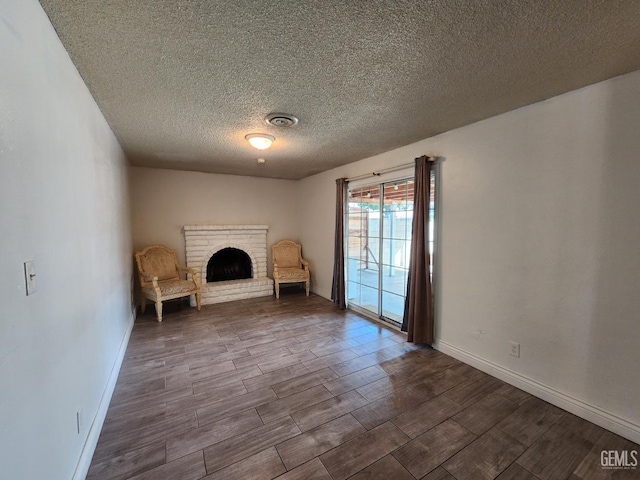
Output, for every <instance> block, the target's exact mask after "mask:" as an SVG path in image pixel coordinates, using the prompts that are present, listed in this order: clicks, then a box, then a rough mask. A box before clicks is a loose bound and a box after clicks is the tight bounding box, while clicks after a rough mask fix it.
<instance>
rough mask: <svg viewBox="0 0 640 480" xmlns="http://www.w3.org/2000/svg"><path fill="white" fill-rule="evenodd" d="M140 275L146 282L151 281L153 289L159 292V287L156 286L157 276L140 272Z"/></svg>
mask: <svg viewBox="0 0 640 480" xmlns="http://www.w3.org/2000/svg"><path fill="white" fill-rule="evenodd" d="M142 276H143V277H144V279H145V280H146V281H147V282H151V283H152V284H153V288H154V290H155V291H156V292H157V293H158V295H159V294H160V287H159V286H158V277H157V276H156V275H149V274H148V273H144V272H142Z"/></svg>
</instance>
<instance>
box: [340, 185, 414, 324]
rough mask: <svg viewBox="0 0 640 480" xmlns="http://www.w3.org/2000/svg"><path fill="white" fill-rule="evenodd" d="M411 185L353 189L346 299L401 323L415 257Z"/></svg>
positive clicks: (351, 195) (350, 210) (348, 235)
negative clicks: (408, 270) (408, 280)
mask: <svg viewBox="0 0 640 480" xmlns="http://www.w3.org/2000/svg"><path fill="white" fill-rule="evenodd" d="M413 186H414V183H413V180H412V179H409V180H401V181H393V182H388V183H380V184H377V185H370V186H364V187H359V188H354V189H350V190H349V203H348V212H347V217H348V221H347V223H348V229H347V299H348V303H349V304H350V305H354V306H356V307H359V308H363V309H365V310H367V311H369V312H371V313H373V314H375V315H377V316H379V317H382V318H384V319H387V320H390V321H393V322H396V323H400V322H402V315H403V312H404V298H405V294H406V290H407V269H408V266H409V255H410V252H411V223H412V220H413Z"/></svg>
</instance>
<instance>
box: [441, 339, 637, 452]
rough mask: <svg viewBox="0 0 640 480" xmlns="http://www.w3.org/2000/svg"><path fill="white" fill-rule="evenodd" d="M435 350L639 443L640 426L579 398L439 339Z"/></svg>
mask: <svg viewBox="0 0 640 480" xmlns="http://www.w3.org/2000/svg"><path fill="white" fill-rule="evenodd" d="M433 347H434V348H435V349H436V350H439V351H441V352H442V353H446V354H447V355H450V356H452V357H453V358H456V359H458V360H460V361H462V362H464V363H467V364H469V365H471V366H472V367H476V368H477V369H478V370H482V371H483V372H485V373H488V374H489V375H491V376H492V377H496V378H499V379H500V380H502V381H504V382H507V383H508V384H510V385H513V386H514V387H518V388H519V389H521V390H524V391H525V392H527V393H530V394H531V395H535V396H536V397H538V398H541V399H542V400H545V401H546V402H549V403H551V404H552V405H555V406H556V407H560V408H562V409H563V410H566V411H567V412H571V413H573V414H574V415H577V416H579V417H581V418H584V419H585V420H588V421H590V422H592V423H595V424H596V425H599V426H601V427H603V428H606V429H607V430H610V431H612V432H613V433H617V434H618V435H620V436H622V437H624V438H627V439H629V440H631V441H632V442H635V443H640V425H637V424H635V423H633V422H631V421H629V420H627V419H624V418H621V417H619V416H617V415H615V414H613V413H611V412H608V411H606V410H604V409H602V408H600V407H596V406H595V405H590V404H588V403H586V402H584V401H582V400H580V399H578V398H575V397H573V396H571V395H569V394H567V393H564V392H561V391H560V390H557V389H555V388H553V387H550V386H548V385H544V384H542V383H540V382H538V381H536V380H534V379H532V378H529V377H526V376H524V375H521V374H519V373H517V372H514V371H513V370H509V369H508V368H505V367H502V366H500V365H498V364H495V363H493V362H490V361H488V360H485V359H484V358H481V357H479V356H477V355H475V354H473V353H471V352H468V351H466V350H464V349H462V348H459V347H456V346H455V345H452V344H450V343H447V342H445V341H443V340H440V339H436V341H435V342H434V344H433Z"/></svg>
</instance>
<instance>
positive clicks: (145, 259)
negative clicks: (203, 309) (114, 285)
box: [136, 245, 200, 322]
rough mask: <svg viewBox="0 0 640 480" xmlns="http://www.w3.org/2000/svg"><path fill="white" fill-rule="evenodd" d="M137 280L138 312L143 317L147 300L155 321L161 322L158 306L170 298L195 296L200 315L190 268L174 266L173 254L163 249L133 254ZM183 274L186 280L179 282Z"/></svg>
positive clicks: (197, 290)
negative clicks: (138, 285) (154, 313)
mask: <svg viewBox="0 0 640 480" xmlns="http://www.w3.org/2000/svg"><path fill="white" fill-rule="evenodd" d="M136 264H137V265H138V276H139V278H140V311H141V312H142V313H144V311H145V309H146V306H147V299H148V300H151V301H152V302H154V303H155V304H156V315H157V316H158V321H159V322H161V321H162V302H164V301H165V300H172V299H174V298H181V297H187V296H190V295H195V296H196V305H197V308H198V311H200V282H198V276H197V274H196V270H195V269H194V268H186V267H181V266H180V265H178V260H177V258H176V251H175V250H172V249H170V248H169V247H165V246H164V245H150V246H148V247H146V248H144V249H143V250H142V251H140V252H137V253H136ZM182 274H186V280H183V279H181V278H180V276H181V275H182Z"/></svg>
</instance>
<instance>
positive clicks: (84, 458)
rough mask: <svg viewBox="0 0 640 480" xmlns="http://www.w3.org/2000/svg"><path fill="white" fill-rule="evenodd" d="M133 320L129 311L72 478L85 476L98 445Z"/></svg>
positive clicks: (80, 479)
mask: <svg viewBox="0 0 640 480" xmlns="http://www.w3.org/2000/svg"><path fill="white" fill-rule="evenodd" d="M135 321H136V312H135V311H134V312H132V313H131V319H130V321H129V325H127V329H126V331H125V334H124V337H123V338H122V342H120V348H119V349H118V354H117V356H116V360H115V362H114V363H113V367H111V374H110V375H109V380H108V381H107V385H106V386H105V388H104V391H103V392H102V398H101V399H100V405H98V411H97V412H96V415H95V417H93V421H92V422H91V427H90V428H89V433H88V434H87V438H86V440H85V442H84V447H82V453H81V454H80V459H79V460H78V464H77V465H76V471H75V472H74V473H73V480H84V479H85V478H86V476H87V473H88V472H89V467H90V466H91V459H92V458H93V454H94V452H95V450H96V446H97V445H98V439H99V438H100V432H101V431H102V426H103V425H104V419H105V418H106V417H107V410H108V409H109V403H110V402H111V397H112V396H113V391H114V389H115V388H116V382H117V381H118V375H119V374H120V367H121V366H122V361H123V360H124V354H125V352H126V351H127V345H128V344H129V338H130V337H131V331H132V330H133V324H134V323H135Z"/></svg>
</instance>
